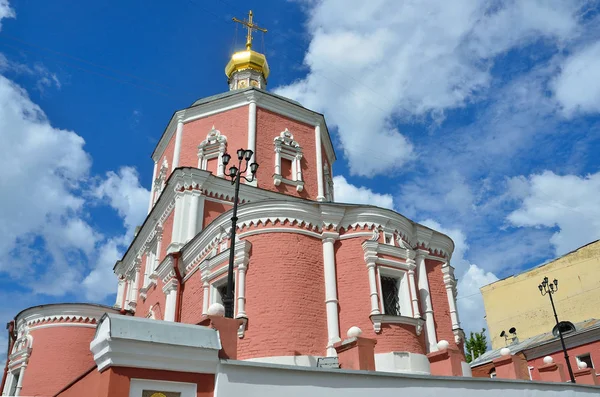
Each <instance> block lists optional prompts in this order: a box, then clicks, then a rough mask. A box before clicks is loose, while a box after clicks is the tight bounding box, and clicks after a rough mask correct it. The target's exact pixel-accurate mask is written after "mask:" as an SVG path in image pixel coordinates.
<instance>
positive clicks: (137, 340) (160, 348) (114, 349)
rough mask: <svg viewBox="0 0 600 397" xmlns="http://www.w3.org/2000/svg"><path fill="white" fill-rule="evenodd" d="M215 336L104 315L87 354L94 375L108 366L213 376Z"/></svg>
mask: <svg viewBox="0 0 600 397" xmlns="http://www.w3.org/2000/svg"><path fill="white" fill-rule="evenodd" d="M220 349H221V343H220V340H219V335H218V332H217V331H216V330H214V329H210V328H207V327H201V326H197V325H190V324H181V323H174V322H168V321H158V320H151V319H145V318H136V317H129V316H121V315H112V314H106V315H105V316H104V317H102V319H101V320H100V322H99V324H98V328H97V329H96V335H95V337H94V340H92V342H91V343H90V350H91V351H92V354H93V355H94V361H95V362H96V365H97V366H98V371H100V372H102V371H103V370H104V369H105V368H108V367H111V366H119V367H131V368H148V369H158V370H166V371H181V372H193V373H208V374H211V373H212V374H214V373H216V371H217V366H218V364H219V357H218V353H219V350H220Z"/></svg>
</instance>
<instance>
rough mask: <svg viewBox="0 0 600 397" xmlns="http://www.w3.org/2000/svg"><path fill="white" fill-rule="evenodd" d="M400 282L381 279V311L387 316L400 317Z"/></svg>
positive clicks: (392, 278)
mask: <svg viewBox="0 0 600 397" xmlns="http://www.w3.org/2000/svg"><path fill="white" fill-rule="evenodd" d="M399 284H400V280H398V279H397V278H395V277H386V276H382V277H381V294H382V295H383V310H384V311H385V314H386V315H388V316H399V315H400V291H399V288H398V287H399Z"/></svg>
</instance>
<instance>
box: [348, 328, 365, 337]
mask: <svg viewBox="0 0 600 397" xmlns="http://www.w3.org/2000/svg"><path fill="white" fill-rule="evenodd" d="M346 335H348V338H358V337H359V336H361V335H362V329H360V328H358V327H356V326H353V327H350V328H348V332H346Z"/></svg>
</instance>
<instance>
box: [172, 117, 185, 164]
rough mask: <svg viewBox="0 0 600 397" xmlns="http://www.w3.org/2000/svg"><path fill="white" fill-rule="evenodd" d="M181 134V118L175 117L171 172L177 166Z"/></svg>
mask: <svg viewBox="0 0 600 397" xmlns="http://www.w3.org/2000/svg"><path fill="white" fill-rule="evenodd" d="M182 135H183V118H182V117H177V128H176V131H175V148H174V149H173V164H171V172H173V170H174V169H175V168H177V167H178V166H179V156H180V154H181V138H182Z"/></svg>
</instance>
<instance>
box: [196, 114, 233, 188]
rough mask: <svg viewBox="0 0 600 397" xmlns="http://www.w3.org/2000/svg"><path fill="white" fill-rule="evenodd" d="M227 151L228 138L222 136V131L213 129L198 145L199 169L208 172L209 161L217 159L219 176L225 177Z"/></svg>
mask: <svg viewBox="0 0 600 397" xmlns="http://www.w3.org/2000/svg"><path fill="white" fill-rule="evenodd" d="M226 151H227V137H226V136H225V135H222V134H221V131H219V130H217V129H215V126H214V125H213V127H212V129H211V130H210V131H209V132H208V134H207V135H206V139H205V140H203V141H202V142H200V144H199V145H198V168H199V169H201V170H205V171H208V170H207V168H208V160H210V159H213V158H217V176H218V177H224V176H225V166H224V165H223V155H224V154H225V152H226Z"/></svg>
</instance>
